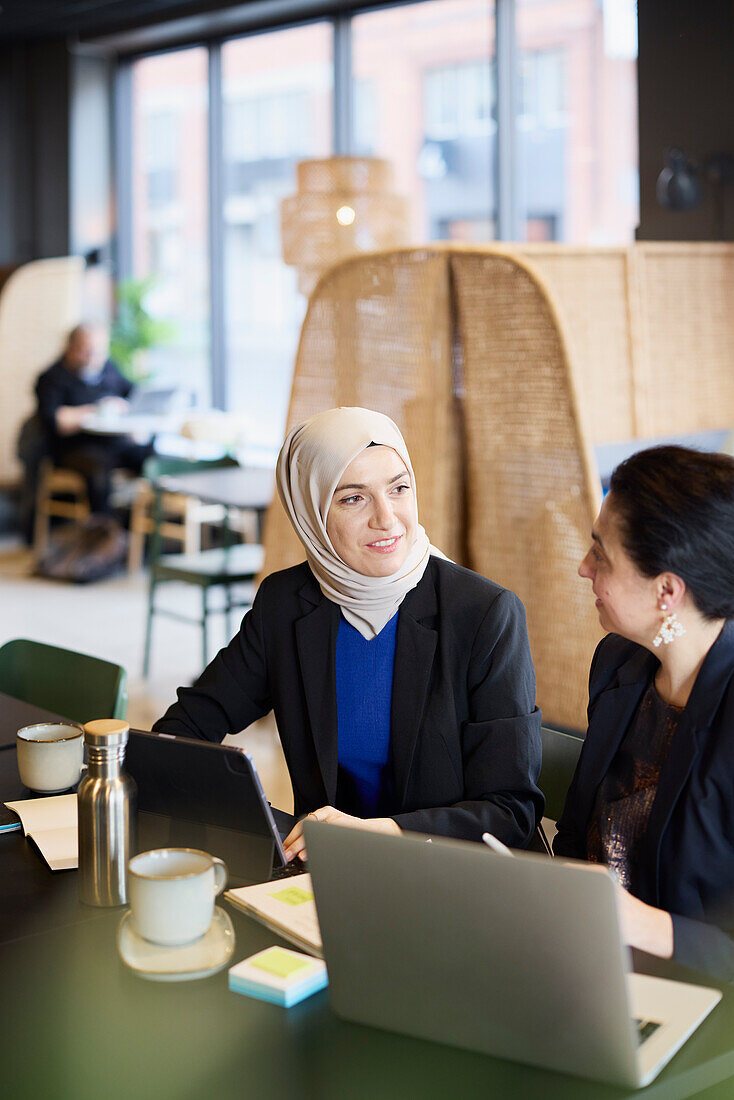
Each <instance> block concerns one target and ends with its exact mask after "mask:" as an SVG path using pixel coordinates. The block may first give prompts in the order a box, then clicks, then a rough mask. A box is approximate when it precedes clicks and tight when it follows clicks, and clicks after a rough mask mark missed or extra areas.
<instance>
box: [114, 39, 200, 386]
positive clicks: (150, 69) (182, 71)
mask: <svg viewBox="0 0 734 1100" xmlns="http://www.w3.org/2000/svg"><path fill="white" fill-rule="evenodd" d="M207 81H208V76H207V51H206V50H205V49H202V48H196V49H190V50H178V51H176V52H172V53H166V54H160V55H159V56H156V57H148V58H144V59H143V60H142V61H139V62H137V64H136V65H134V66H133V78H132V122H133V156H132V191H133V195H132V199H133V201H132V211H133V218H132V226H131V227H130V228H131V232H132V271H131V272H130V273H129V274H132V275H134V276H135V277H138V278H142V277H146V276H148V275H152V276H154V278H155V284H154V286H153V289H152V291H151V293H150V295H149V299H148V302H147V304H149V306H150V308H151V310H152V311H154V312H155V313H156V315H157V316H160V317H163V318H166V319H167V320H169V321H171V322H173V325H174V331H175V338H174V340H173V342H172V343H171V344H170V345H169V346H166V347H164V348H158V349H156V350H155V351H153V352H151V353H150V356H149V361H148V363H147V367H148V369H149V370H150V371H151V372H152V374H153V376H154V377H155V380H156V382H163V383H168V382H171V383H173V384H176V385H179V386H181V387H182V388H185V389H188V390H189V391H190V392H191V393H192V395H193V396H194V397H195V398H196V399H197V400H198V401H199V402H200V403H201V402H206V401H208V400H209V396H210V382H209V377H210V371H209V344H210V340H209V255H208V248H209V237H208V231H207V225H208V179H209V174H208V158H207V140H208V127H207V116H208V95H207Z"/></svg>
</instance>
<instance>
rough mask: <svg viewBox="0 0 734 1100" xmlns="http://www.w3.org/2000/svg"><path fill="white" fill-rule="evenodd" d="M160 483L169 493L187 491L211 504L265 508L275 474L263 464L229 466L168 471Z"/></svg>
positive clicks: (158, 482)
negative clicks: (185, 471)
mask: <svg viewBox="0 0 734 1100" xmlns="http://www.w3.org/2000/svg"><path fill="white" fill-rule="evenodd" d="M156 484H157V485H158V486H159V487H160V488H161V489H165V491H166V492H167V493H184V494H185V495H186V496H192V497H197V498H198V499H199V500H203V501H205V502H206V503H208V504H223V505H225V507H227V508H252V509H254V510H256V511H265V509H266V508H267V507H268V505H269V504H270V501H271V500H272V499H273V493H274V491H275V474H274V471H273V470H271V469H268V468H262V467H259V466H249V467H248V466H228V467H224V468H222V469H218V468H215V469H213V470H201V471H199V472H198V473H192V474H167V475H166V476H165V477H161V478H158V480H157V482H156Z"/></svg>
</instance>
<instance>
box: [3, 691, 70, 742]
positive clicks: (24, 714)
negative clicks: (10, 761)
mask: <svg viewBox="0 0 734 1100" xmlns="http://www.w3.org/2000/svg"><path fill="white" fill-rule="evenodd" d="M66 721H67V719H66V718H62V717H61V716H60V715H58V714H52V713H51V711H50V710H44V709H43V708H42V707H36V706H33V705H32V704H31V703H24V702H22V700H20V699H15V698H14V697H13V696H12V695H6V694H5V693H4V692H2V691H0V749H7V748H15V735H16V733H17V732H18V730H19V729H21V728H22V727H23V726H32V725H35V724H36V723H37V722H66Z"/></svg>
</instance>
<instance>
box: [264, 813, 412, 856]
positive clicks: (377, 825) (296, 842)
mask: <svg viewBox="0 0 734 1100" xmlns="http://www.w3.org/2000/svg"><path fill="white" fill-rule="evenodd" d="M308 819H310V820H311V821H328V822H329V824H330V825H346V826H347V827H348V828H350V829H367V830H368V831H369V832H372V833H388V834H391V835H393V836H397V835H398V833H399V832H400V831H401V830H400V826H399V825H398V824H397V823H396V822H395V821H393V819H392V818H391V817H352V816H351V815H350V814H343V813H342V812H341V810H335V809H334V807H333V806H321V808H320V809H318V810H313V811H312V813H310V814H307V815H306V817H305V818H302V819H301V820H300V821H299V822H298V823H297V824H296V825H295V827H294V828H293V829H291V831H290V833H289V834H288V836H287V837H286V838H285V857H286V859H287V860H288V862H290V861H291V860H292V859H295V858H296V857H297V858H298V859H306V842H305V840H304V839H303V822H304V821H306V820H308Z"/></svg>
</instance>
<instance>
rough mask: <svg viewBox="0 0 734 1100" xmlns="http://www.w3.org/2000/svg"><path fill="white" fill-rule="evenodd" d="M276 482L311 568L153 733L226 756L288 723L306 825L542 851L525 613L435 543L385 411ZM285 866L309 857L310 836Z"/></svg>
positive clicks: (294, 437)
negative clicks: (253, 736) (244, 740)
mask: <svg viewBox="0 0 734 1100" xmlns="http://www.w3.org/2000/svg"><path fill="white" fill-rule="evenodd" d="M277 483H278V492H279V494H280V498H281V500H282V502H283V506H284V507H285V509H286V512H287V513H288V516H289V518H290V520H291V523H292V524H293V526H294V528H295V531H296V533H297V535H298V537H299V539H300V540H301V542H302V543H303V546H304V549H305V551H306V561H305V562H303V563H302V564H301V565H297V566H295V567H293V568H291V569H284V570H282V571H280V572H278V573H274V574H271V575H270V576H268V577H266V578H265V580H264V581H263V582H262V584H261V585H260V588H259V590H258V593H257V596H256V597H255V601H254V603H253V606H252V609H251V610H250V611H249V612H248V613H247V614H246V615H245V617H244V619H243V621H242V625H241V627H240V630H239V632H238V634H237V635H236V636H235V637H234V638H233V640H232V641H231V642H230V644H229V645H228V646H227V647H226V648H224V649H223V650H221V651H220V652H219V654H218V655H217V656H216V657H215V658H214V660H213V661H212V662H211V664H210V665H209V666H208V667H207V668H206V669H205V670H204V672H203V673H202V675H201V676H200V677H199V679H198V680H197V682H196V683H195V684H194V685H193V687H191V688H180V689H179V691H178V702H177V703H174V704H173V706H171V707H170V708H169V710H168V711H167V713H166V714H165V716H164V717H163V718H162V719H160V720H159V721H158V722H157V723H156V725H155V727H154V729H155V730H157V731H160V732H165V733H172V734H180V735H184V736H189V737H190V736H196V737H202V738H206V739H208V740H211V741H221V740H222V738H223V737H224V736H225V735H226V734H229V733H236V732H238V731H240V730H242V729H244V728H245V727H246V726H248V725H250V723H252V722H254V721H255V720H256V719H258V718H261V717H263V715H265V714H267V713H268V712H269V711H270V710H271V709H272V710H273V711H274V712H275V719H276V722H277V726H278V732H279V734H280V739H281V743H282V745H283V750H284V753H285V758H286V763H287V765H288V770H289V773H290V778H291V782H292V784H293V796H294V808H295V813H296V815H297V816H299V817H301V816H302V815H306V814H309V815H310V816H312V817H316V818H318V819H320V820H328V821H333V822H335V823H338V824H345V825H351V826H355V827H362V828H368V829H372V830H376V831H382V832H392V833H398V832H400V830H402V829H408V830H413V831H417V832H425V833H434V834H438V835H445V836H454V837H462V838H465V839H470V840H480V839H481V835H482V833H483V832H485V831H489V832H491V833H493V834H494V835H495V836H497V837H498V838H499V839H500V840H502V841H503V842H504V843H505V844H508V845H510V846H514V847H523V846H525V845H527V844H528V842H529V841H530V839H531V837H532V836H533V832H534V830H535V824H536V819H538V820H539V818H540V815H541V814H542V809H543V797H542V795H541V794H540V791H539V789H538V787H537V779H538V774H539V771H540V757H541V749H540V713H539V711H538V710H537V708H536V707H535V705H534V698H535V676H534V672H533V666H532V662H531V659H530V650H529V645H528V638H527V631H526V627H525V613H524V609H523V606H522V604H521V603H520V601H519V600H518V599H517V597H516V596H514V595H513V594H512V593H511V592H508V591H506V590H505V589H503V588H501V587H500V586H499V585H496V584H494V583H492V582H491V581H488V580H486V579H485V578H484V577H480V576H479V575H478V574H476V573H472V572H471V571H469V570H467V569H463V568H461V567H460V566H457V565H454V564H453V562H450V561H447V560H446V559H445V558H444V557H443V555H442V554H440V551H437V550H436V549H435V548H434V547H432V546H431V545H430V543H429V541H428V537H427V535H426V533H425V531H424V530H423V528H422V527H421V526H420V525H419V523H418V511H417V504H416V491H415V481H414V477H413V469H412V466H411V463H410V458H409V456H408V451H407V448H406V446H405V442H404V440H403V437H402V435H401V434H400V432H399V430H398V428H397V427H396V425H395V424H394V423H393V422H392V420H390V419H389V418H388V417H386V416H383V415H382V414H380V413H375V412H370V411H368V410H366V409H359V408H341V409H331V410H329V411H328V412H323V413H319V414H317V415H316V416H313V417H311V419H310V420H307V421H306V422H305V423H304V424H301V425H299V426H298V427H297V428H294V429H293V430H292V431H291V432H290V433H289V435H288V436H287V438H286V440H285V443H284V444H283V447H282V449H281V452H280V456H279V458H278V467H277ZM286 854H287V856H288V858H289V859H292V858H293V857H294V856H298V855H300V856H301V857H302V858H303V857H305V849H304V842H303V837H302V835H301V825H300V822H299V823H298V825H297V826H296V828H295V829H294V830H293V831H292V833H291V834H290V836H289V837H288V838H287V840H286Z"/></svg>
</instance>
